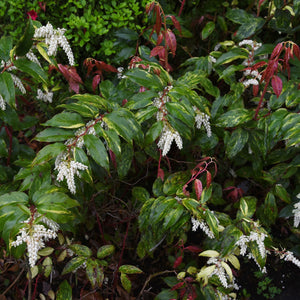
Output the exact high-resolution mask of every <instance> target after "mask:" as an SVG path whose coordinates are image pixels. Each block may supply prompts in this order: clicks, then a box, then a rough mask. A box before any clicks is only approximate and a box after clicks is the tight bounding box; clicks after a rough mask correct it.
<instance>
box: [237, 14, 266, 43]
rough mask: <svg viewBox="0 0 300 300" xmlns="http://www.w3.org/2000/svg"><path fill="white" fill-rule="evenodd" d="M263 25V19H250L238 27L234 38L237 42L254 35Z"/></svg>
mask: <svg viewBox="0 0 300 300" xmlns="http://www.w3.org/2000/svg"><path fill="white" fill-rule="evenodd" d="M264 24H265V20H264V19H263V18H252V19H251V20H250V21H249V22H247V23H244V24H242V25H241V26H240V28H239V29H238V31H237V32H236V38H237V39H238V40H242V39H245V38H248V37H250V36H251V35H253V34H255V33H256V32H257V31H258V30H260V29H261V28H262V27H263V26H264Z"/></svg>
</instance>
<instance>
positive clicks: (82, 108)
mask: <svg viewBox="0 0 300 300" xmlns="http://www.w3.org/2000/svg"><path fill="white" fill-rule="evenodd" d="M57 107H63V108H66V109H67V110H69V111H74V112H76V113H79V114H80V115H81V116H83V117H84V118H90V119H93V118H95V117H96V116H97V114H98V112H99V111H98V108H96V107H95V106H93V105H92V104H85V103H83V102H76V103H68V104H61V105H58V106H57Z"/></svg>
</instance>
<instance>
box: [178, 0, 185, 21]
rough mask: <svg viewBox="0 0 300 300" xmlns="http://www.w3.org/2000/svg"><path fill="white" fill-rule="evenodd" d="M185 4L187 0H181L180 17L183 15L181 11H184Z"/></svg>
mask: <svg viewBox="0 0 300 300" xmlns="http://www.w3.org/2000/svg"><path fill="white" fill-rule="evenodd" d="M184 4H185V0H183V1H182V2H181V6H180V10H179V13H178V17H180V16H181V13H182V10H183V7H184Z"/></svg>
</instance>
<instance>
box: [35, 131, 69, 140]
mask: <svg viewBox="0 0 300 300" xmlns="http://www.w3.org/2000/svg"><path fill="white" fill-rule="evenodd" d="M72 137H74V132H73V131H72V130H68V129H63V128H46V129H45V130H43V131H41V132H40V133H38V134H37V135H36V136H35V138H34V139H35V140H37V141H40V142H62V141H65V140H67V139H69V138H72Z"/></svg>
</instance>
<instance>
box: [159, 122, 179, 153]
mask: <svg viewBox="0 0 300 300" xmlns="http://www.w3.org/2000/svg"><path fill="white" fill-rule="evenodd" d="M173 140H175V142H176V145H177V147H178V149H182V139H181V136H180V134H179V132H178V131H176V130H174V129H173V128H171V127H170V126H168V125H165V126H164V128H163V130H162V133H161V135H160V139H159V141H158V143H157V147H158V148H159V149H161V150H162V156H166V155H167V154H168V152H169V151H170V149H171V145H172V142H173Z"/></svg>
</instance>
